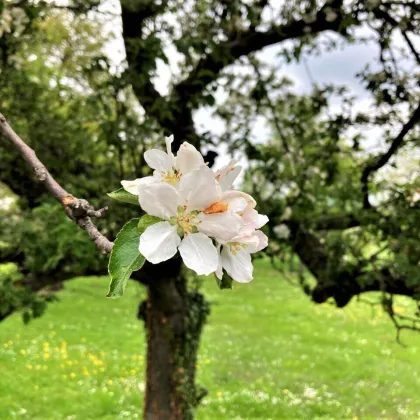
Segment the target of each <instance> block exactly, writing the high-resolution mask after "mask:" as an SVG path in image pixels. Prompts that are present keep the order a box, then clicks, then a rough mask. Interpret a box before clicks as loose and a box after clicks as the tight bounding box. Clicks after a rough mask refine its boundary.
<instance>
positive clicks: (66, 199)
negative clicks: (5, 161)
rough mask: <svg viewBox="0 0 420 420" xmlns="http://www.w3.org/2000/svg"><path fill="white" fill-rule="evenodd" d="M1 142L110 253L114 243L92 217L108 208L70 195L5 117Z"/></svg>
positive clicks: (0, 128) (1, 119)
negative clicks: (15, 153) (19, 157)
mask: <svg viewBox="0 0 420 420" xmlns="http://www.w3.org/2000/svg"><path fill="white" fill-rule="evenodd" d="M0 140H2V141H3V143H4V144H6V145H11V146H12V147H13V148H14V149H15V150H16V151H17V152H18V153H19V154H20V156H21V157H22V158H23V159H24V160H25V162H26V163H27V165H28V166H29V167H30V168H32V170H33V171H34V173H35V176H36V178H37V179H38V181H40V182H42V183H43V184H44V185H45V188H46V189H47V190H48V192H49V193H50V194H51V195H52V196H53V197H54V198H55V199H56V200H57V201H59V202H60V203H61V204H62V205H63V206H64V211H65V213H66V214H67V216H68V217H69V218H70V219H71V220H73V221H74V223H76V224H77V225H78V226H79V227H80V228H82V229H83V230H85V231H86V232H87V234H88V235H89V237H90V238H91V239H92V240H93V241H94V243H95V245H96V246H97V248H98V249H99V250H100V251H101V252H103V253H104V254H108V253H110V252H111V249H112V246H113V243H112V242H111V241H109V240H108V239H107V238H106V237H105V236H104V235H102V234H101V233H100V232H99V230H98V228H97V227H96V226H95V224H94V223H93V222H92V220H91V217H102V216H103V215H104V213H105V212H106V210H107V209H108V208H107V207H104V208H103V209H100V210H95V209H94V208H93V206H91V205H90V204H89V202H88V201H87V200H83V199H79V198H76V197H73V196H72V195H71V194H69V193H68V192H67V191H66V190H65V189H64V188H63V187H62V186H61V185H60V184H59V183H58V182H57V181H56V180H55V179H54V178H53V176H52V175H51V174H50V173H49V171H48V169H47V168H46V167H45V165H44V164H43V163H42V162H41V161H40V160H39V159H38V157H37V156H36V153H35V151H34V150H33V149H31V148H30V147H29V146H28V145H27V144H26V143H25V142H24V141H23V140H22V139H21V138H20V137H19V136H18V135H17V134H16V132H15V131H14V130H13V128H12V127H11V126H10V125H9V123H8V122H7V120H6V118H5V117H4V116H3V114H1V113H0Z"/></svg>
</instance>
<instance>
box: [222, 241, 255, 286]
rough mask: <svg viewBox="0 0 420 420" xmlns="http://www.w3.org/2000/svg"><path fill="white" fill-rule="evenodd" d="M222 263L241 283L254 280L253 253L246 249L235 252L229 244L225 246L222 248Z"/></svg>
mask: <svg viewBox="0 0 420 420" xmlns="http://www.w3.org/2000/svg"><path fill="white" fill-rule="evenodd" d="M222 265H223V268H224V269H225V270H226V272H227V273H228V274H229V276H231V277H232V279H233V280H235V281H237V282H239V283H249V282H250V281H251V280H252V278H253V277H252V272H253V270H254V267H253V265H252V260H251V255H250V254H249V252H246V250H240V251H237V252H235V254H233V253H232V252H230V250H229V246H224V247H223V250H222Z"/></svg>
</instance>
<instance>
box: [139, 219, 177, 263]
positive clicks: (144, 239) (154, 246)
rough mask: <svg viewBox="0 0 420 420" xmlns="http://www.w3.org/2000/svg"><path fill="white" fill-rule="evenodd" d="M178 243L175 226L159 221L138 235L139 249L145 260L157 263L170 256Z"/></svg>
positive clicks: (174, 252)
mask: <svg viewBox="0 0 420 420" xmlns="http://www.w3.org/2000/svg"><path fill="white" fill-rule="evenodd" d="M180 243H181V238H180V237H179V236H178V234H177V231H176V226H171V225H170V224H169V223H168V222H159V223H155V224H154V225H151V226H149V227H148V228H147V229H146V230H145V231H144V233H143V234H142V235H141V236H140V246H139V251H140V253H141V254H142V255H143V256H144V257H145V258H146V260H147V261H149V262H151V263H152V264H159V263H160V262H162V261H166V260H169V259H170V258H172V257H173V256H174V255H175V254H176V251H177V248H178V246H179V244H180Z"/></svg>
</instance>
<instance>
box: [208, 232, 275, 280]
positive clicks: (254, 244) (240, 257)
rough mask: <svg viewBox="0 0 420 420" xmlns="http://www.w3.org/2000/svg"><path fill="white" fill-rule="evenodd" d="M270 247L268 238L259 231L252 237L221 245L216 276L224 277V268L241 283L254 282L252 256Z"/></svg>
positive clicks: (239, 237)
mask: <svg viewBox="0 0 420 420" xmlns="http://www.w3.org/2000/svg"><path fill="white" fill-rule="evenodd" d="M267 245H268V238H267V236H266V235H265V234H264V233H263V232H261V231H260V230H257V231H255V232H253V234H252V235H247V236H237V237H236V238H233V239H232V240H231V241H230V242H228V243H225V244H223V245H222V244H219V246H218V248H217V249H218V252H219V265H218V267H217V271H216V275H217V277H218V278H219V279H221V278H222V276H223V270H222V269H223V268H224V269H225V270H226V272H227V273H228V274H229V276H231V277H232V279H233V280H235V281H237V282H239V283H249V282H250V281H251V280H252V278H253V277H252V273H253V270H254V267H253V265H252V259H251V254H253V253H255V252H258V251H261V250H262V249H264V248H265V247H266V246H267Z"/></svg>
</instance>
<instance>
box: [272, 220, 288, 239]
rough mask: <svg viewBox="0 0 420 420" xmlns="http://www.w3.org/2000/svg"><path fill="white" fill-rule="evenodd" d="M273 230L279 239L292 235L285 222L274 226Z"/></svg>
mask: <svg viewBox="0 0 420 420" xmlns="http://www.w3.org/2000/svg"><path fill="white" fill-rule="evenodd" d="M273 231H274V233H275V234H276V235H277V237H278V238H279V239H288V238H289V236H290V229H289V227H288V226H287V225H285V224H284V223H282V224H281V225H277V226H274V228H273Z"/></svg>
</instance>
